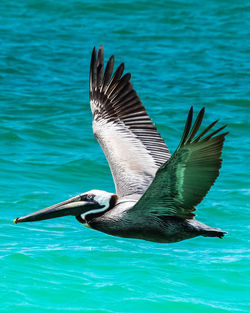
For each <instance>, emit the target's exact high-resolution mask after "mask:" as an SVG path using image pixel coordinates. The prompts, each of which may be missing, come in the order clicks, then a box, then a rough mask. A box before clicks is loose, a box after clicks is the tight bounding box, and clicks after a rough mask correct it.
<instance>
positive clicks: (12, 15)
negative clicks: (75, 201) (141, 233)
mask: <svg viewBox="0 0 250 313" xmlns="http://www.w3.org/2000/svg"><path fill="white" fill-rule="evenodd" d="M249 38H250V5H249V1H228V0H227V1H223V0H222V1H215V0H212V1H207V2H204V1H203V2H202V1H188V2H187V1H181V0H178V1H135V2H134V1H129V0H126V1H125V0H123V1H122V0H117V1H109V0H105V1H104V0H96V1H76V0H67V1H66V0H60V1H59V0H53V1H49V0H44V1H35V0H23V1H16V0H13V1H8V0H1V2H0V47H1V50H0V171H1V174H0V212H1V214H0V311H1V312H15V313H19V312H20V313H21V312H23V313H30V312H32V313H33V312H38V313H40V312H43V313H47V312H75V313H76V312H92V313H94V312H96V313H97V312H98V313H104V312H105V313H117V312H123V313H127V312H143V313H144V312H145V313H147V312H157V313H158V312H159V313H160V312H169V313H177V312H180V313H189V312H190V313H193V312H195V313H200V312H201V313H206V312H209V313H211V312H213V313H226V312H246V313H247V312H249V311H250V301H249V275H250V270H249V255H250V252H249V237H250V236H249V232H250V229H249V175H248V172H249V153H248V152H249V144H250V142H249V141H250V140H249V107H250V100H249V97H250V92H249V86H250V79H249V67H250V66H249V60H250V45H249ZM101 43H102V44H103V45H104V49H105V55H106V60H107V58H108V57H109V56H110V55H111V54H115V56H116V65H119V63H120V62H122V61H124V62H125V64H126V70H127V71H130V72H132V82H133V84H134V86H135V89H136V90H137V92H138V94H139V96H140V97H141V100H142V102H143V104H144V105H145V107H146V109H147V111H148V113H149V115H150V116H151V118H152V119H153V121H154V122H155V123H156V125H157V127H158V130H159V132H160V133H161V134H162V136H163V138H164V139H165V140H166V142H167V144H168V146H169V148H170V150H171V152H174V150H175V148H176V147H177V145H178V143H179V140H180V137H181V134H182V130H183V127H184V123H185V119H186V116H187V112H188V110H189V108H190V106H191V105H194V110H195V112H196V113H197V112H198V111H199V110H200V109H201V108H202V107H203V106H205V107H206V115H205V121H204V124H208V123H210V122H212V121H214V120H215V119H218V118H219V119H220V125H221V126H222V125H224V124H225V123H226V124H228V129H229V131H230V134H229V135H228V136H227V140H226V143H225V148H224V150H223V159H224V161H223V167H222V170H221V174H220V177H219V179H218V180H217V182H216V184H215V186H214V187H213V188H212V190H211V192H209V194H208V195H207V197H206V198H205V200H204V201H203V202H202V204H201V205H199V206H198V211H197V213H198V218H199V220H201V221H202V222H204V223H207V224H208V225H211V226H214V227H221V228H222V229H223V230H225V231H228V232H229V234H228V235H227V236H226V237H225V239H223V240H220V239H218V238H203V237H200V238H195V239H192V240H188V241H183V242H180V243H177V244H169V245H168V244H156V243H151V242H146V241H140V240H132V239H131V240H130V239H122V238H116V237H111V236H108V235H105V234H102V233H99V232H96V231H93V230H90V229H85V228H83V227H82V226H81V225H80V224H79V223H78V222H77V221H76V220H75V219H74V218H73V217H65V218H60V219H54V220H49V221H44V222H38V223H30V224H28V223H27V224H19V225H14V224H13V222H12V220H13V218H15V217H17V216H20V215H25V214H28V213H30V212H32V211H34V210H37V209H41V208H43V207H46V206H48V205H51V204H53V203H57V202H59V201H62V200H65V199H67V198H69V197H71V196H73V195H76V194H78V193H80V192H83V191H87V190H90V189H93V188H94V189H104V190H107V191H114V186H113V181H112V178H111V174H110V171H109V167H108V164H107V162H106V160H105V157H104V155H103V154H102V151H101V148H100V147H99V146H98V144H97V142H96V140H95V139H94V136H93V134H92V129H91V112H90V108H89V102H88V75H89V62H90V54H91V50H92V48H93V46H94V45H99V44H101Z"/></svg>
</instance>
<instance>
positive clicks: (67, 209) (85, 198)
mask: <svg viewBox="0 0 250 313" xmlns="http://www.w3.org/2000/svg"><path fill="white" fill-rule="evenodd" d="M116 201H117V196H116V195H115V194H113V193H109V192H106V191H101V190H91V191H88V192H85V193H82V194H80V195H78V196H75V197H73V198H70V199H68V200H66V201H63V202H60V203H57V204H54V205H52V206H50V207H48V208H45V209H42V210H39V211H36V212H34V213H31V214H29V215H26V216H22V217H18V218H16V219H15V220H14V223H15V224H17V223H23V222H36V221H42V220H47V219H50V218H55V217H61V216H66V215H73V216H75V217H76V218H77V220H78V221H79V222H81V223H83V224H85V223H86V218H87V216H88V215H90V214H93V215H94V216H95V215H96V214H97V215H99V214H103V213H104V212H106V211H108V210H109V209H111V208H113V207H114V206H115V203H116Z"/></svg>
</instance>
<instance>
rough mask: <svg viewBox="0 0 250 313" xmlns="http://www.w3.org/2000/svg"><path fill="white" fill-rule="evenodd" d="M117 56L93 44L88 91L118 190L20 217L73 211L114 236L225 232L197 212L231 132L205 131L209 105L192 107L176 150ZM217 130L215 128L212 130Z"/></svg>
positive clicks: (157, 238) (174, 237)
mask: <svg viewBox="0 0 250 313" xmlns="http://www.w3.org/2000/svg"><path fill="white" fill-rule="evenodd" d="M113 67H114V56H111V57H110V59H109V61H108V62H107V65H106V68H104V50H103V46H102V45H101V46H100V48H99V50H98V54H97V52H96V48H95V47H94V49H93V52H92V57H91V64H90V81H89V97H90V106H91V111H92V114H93V124H92V125H93V132H94V135H95V137H96V139H97V141H98V142H99V144H100V145H101V147H102V150H103V152H104V154H105V156H106V158H107V160H108V163H109V166H110V169H111V172H112V176H113V180H114V184H115V189H116V194H114V193H110V192H106V191H100V190H91V191H88V192H84V193H82V194H79V195H77V196H75V197H73V198H70V199H68V200H66V201H64V202H60V203H58V204H55V205H52V206H50V207H48V208H45V209H42V210H39V211H36V212H34V213H31V214H29V215H26V216H23V217H19V218H16V219H15V220H14V222H15V223H22V222H34V221H41V220H46V219H51V218H56V217H62V216H66V215H73V216H75V217H76V219H77V220H78V221H79V222H80V223H81V224H83V225H84V226H87V227H90V228H92V229H95V230H99V231H101V232H104V233H106V234H109V235H113V236H119V237H127V238H137V239H144V240H148V241H153V242H161V243H173V242H178V241H181V240H184V239H189V238H194V237H197V236H204V237H219V238H222V237H223V236H224V234H226V233H227V232H225V231H222V230H221V229H220V228H214V227H210V226H207V225H205V224H203V223H202V222H199V221H197V220H196V219H195V214H194V211H195V210H196V209H195V207H196V206H197V205H198V204H199V203H200V202H201V201H202V199H203V198H204V196H205V195H206V194H207V192H208V191H209V189H210V188H211V186H212V185H213V184H214V182H215V180H216V178H217V177H218V175H219V170H220V168H221V162H222V159H221V153H222V147H223V143H224V140H225V136H226V135H227V134H228V132H224V133H221V131H222V130H223V129H224V128H225V127H226V126H223V127H221V128H219V129H216V130H214V128H213V127H214V125H215V124H216V123H217V121H215V122H213V123H212V124H210V125H209V126H207V127H206V128H205V129H204V130H203V131H200V126H201V123H202V120H203V116H204V112H205V108H203V109H202V110H201V111H200V112H199V114H198V115H197V118H196V119H195V121H194V122H193V123H192V120H193V108H192V107H191V109H190V111H189V113H188V117H187V120H186V125H185V128H184V132H183V135H182V138H181V140H180V143H179V145H178V147H177V149H176V151H175V152H174V153H173V155H172V156H171V154H170V152H169V149H168V147H167V146H166V144H165V142H164V141H163V139H162V137H161V135H160V134H159V133H158V131H157V129H156V127H155V125H154V124H153V122H152V121H151V119H150V117H149V115H148V114H147V113H146V111H145V108H144V107H143V105H142V103H141V101H140V98H139V97H138V95H137V94H136V91H135V90H134V88H133V86H132V84H131V82H130V78H131V74H130V73H126V74H125V75H123V72H124V63H122V64H121V65H120V66H119V67H118V68H117V69H116V71H115V72H114V74H113ZM212 128H213V130H212V131H211V129H212Z"/></svg>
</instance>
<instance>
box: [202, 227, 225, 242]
mask: <svg viewBox="0 0 250 313" xmlns="http://www.w3.org/2000/svg"><path fill="white" fill-rule="evenodd" d="M226 234H227V232H226V231H223V230H221V229H220V228H213V227H208V228H207V229H203V231H202V233H201V236H203V237H219V238H220V239H222V238H223V237H224V235H226Z"/></svg>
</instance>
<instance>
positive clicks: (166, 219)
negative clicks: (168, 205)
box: [87, 201, 224, 243]
mask: <svg viewBox="0 0 250 313" xmlns="http://www.w3.org/2000/svg"><path fill="white" fill-rule="evenodd" d="M135 204H136V201H135V202H133V201H128V202H120V203H118V204H117V205H116V206H115V207H114V209H113V210H112V209H111V210H110V211H107V212H106V213H104V214H103V215H101V216H97V217H93V218H91V216H90V218H89V220H88V219H87V223H88V226H90V227H91V228H93V229H96V230H99V231H101V232H104V233H106V234H109V235H113V236H119V237H125V238H137V239H144V240H148V241H154V242H162V243H172V242H177V241H181V240H184V239H190V238H194V237H197V236H205V237H222V236H223V234H224V232H223V231H221V230H220V229H218V228H212V227H209V226H207V225H205V224H203V223H201V222H199V221H197V220H195V219H182V218H178V217H174V216H173V217H170V216H154V217H148V216H146V217H145V216H140V215H138V216H134V215H133V214H130V209H131V208H132V207H133V206H134V205H135Z"/></svg>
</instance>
